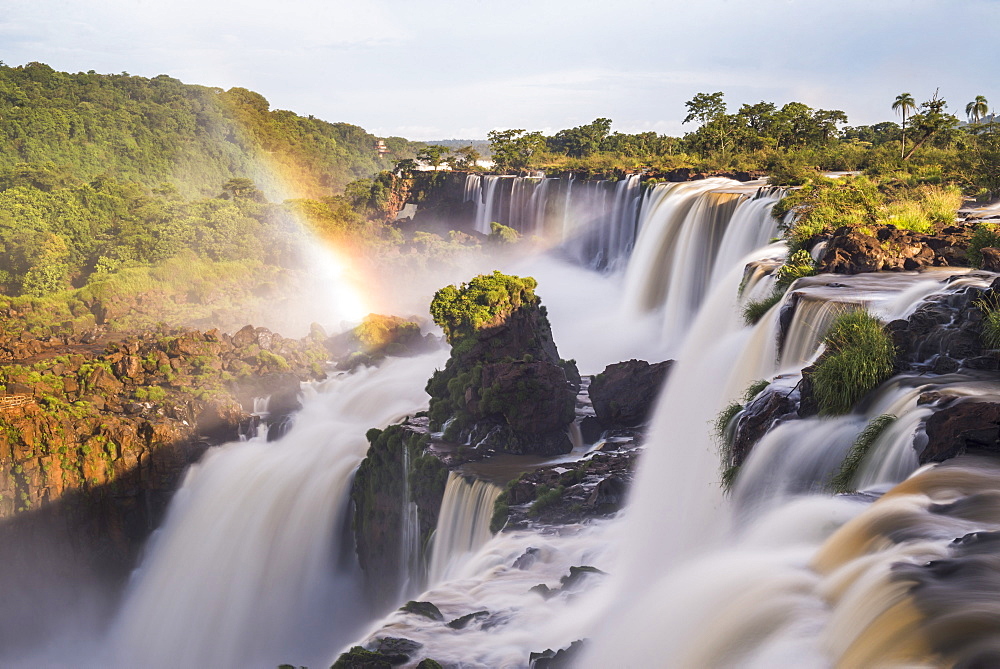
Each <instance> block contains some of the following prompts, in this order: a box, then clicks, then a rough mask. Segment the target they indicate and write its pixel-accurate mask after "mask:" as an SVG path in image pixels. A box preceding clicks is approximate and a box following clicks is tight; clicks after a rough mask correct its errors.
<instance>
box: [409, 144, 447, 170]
mask: <svg viewBox="0 0 1000 669" xmlns="http://www.w3.org/2000/svg"><path fill="white" fill-rule="evenodd" d="M450 152H451V149H449V148H448V147H447V146H441V145H440V144H428V145H427V146H425V147H424V148H422V149H420V152H419V153H417V160H421V161H423V162H425V163H427V164H428V165H430V166H431V167H433V168H434V169H437V168H438V166H439V165H441V163H442V162H444V157H445V156H446V155H448V154H449V153H450Z"/></svg>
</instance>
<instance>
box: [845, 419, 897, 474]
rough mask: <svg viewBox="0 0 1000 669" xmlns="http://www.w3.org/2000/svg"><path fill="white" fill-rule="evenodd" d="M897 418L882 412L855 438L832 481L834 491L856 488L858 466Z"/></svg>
mask: <svg viewBox="0 0 1000 669" xmlns="http://www.w3.org/2000/svg"><path fill="white" fill-rule="evenodd" d="M895 420H896V417H895V416H893V415H892V414H882V415H881V416H878V417H876V418H873V419H872V420H871V421H870V422H869V423H868V425H866V426H865V429H863V430H862V431H861V434H859V435H858V438H857V439H855V440H854V445H853V446H851V450H850V452H849V453H848V454H847V457H846V458H844V462H843V463H842V464H841V465H840V471H839V472H837V475H836V476H834V477H833V479H831V481H830V486H831V487H832V488H833V491H834V492H838V493H845V492H851V491H852V490H854V488H853V487H852V484H853V482H854V477H855V476H857V473H858V468H860V467H861V463H862V462H863V461H864V459H865V456H867V455H868V451H870V450H871V447H872V445H874V444H875V442H876V441H877V440H878V438H879V437H880V436H882V433H883V432H885V431H886V429H887V428H888V427H889V426H890V425H892V423H893V421H895Z"/></svg>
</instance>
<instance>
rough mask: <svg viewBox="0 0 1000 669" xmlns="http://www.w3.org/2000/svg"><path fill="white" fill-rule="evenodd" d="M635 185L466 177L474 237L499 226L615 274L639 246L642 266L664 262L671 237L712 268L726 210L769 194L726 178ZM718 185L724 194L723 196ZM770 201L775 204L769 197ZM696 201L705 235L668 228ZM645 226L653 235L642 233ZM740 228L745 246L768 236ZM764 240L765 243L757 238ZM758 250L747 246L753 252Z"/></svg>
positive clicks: (628, 181) (726, 257) (727, 258)
mask: <svg viewBox="0 0 1000 669" xmlns="http://www.w3.org/2000/svg"><path fill="white" fill-rule="evenodd" d="M641 183H642V182H641V181H640V177H639V175H629V176H626V177H623V178H622V179H619V180H617V181H614V180H605V181H582V180H576V179H573V178H568V179H561V178H548V177H544V176H540V177H513V176H479V175H474V174H470V175H469V176H468V177H466V184H465V199H466V201H467V202H473V203H474V204H475V206H476V213H475V229H476V230H477V231H479V232H482V233H485V234H488V233H489V232H490V223H492V222H497V223H501V224H503V225H507V226H510V227H512V228H514V229H515V230H517V231H518V232H520V233H521V234H523V235H526V236H528V237H538V238H540V239H542V240H545V241H546V242H548V243H550V244H553V245H555V246H557V247H558V248H559V252H560V254H561V255H563V256H565V257H567V258H569V259H570V260H572V261H573V262H576V263H578V264H581V265H584V266H586V267H591V268H594V269H620V268H622V267H624V266H625V265H626V264H627V263H628V262H629V255H630V254H631V252H632V249H633V248H635V247H636V245H637V244H638V245H639V246H640V247H643V248H644V249H645V251H646V253H647V254H651V255H652V256H653V257H652V258H649V260H648V262H654V261H657V260H665V259H664V258H660V257H658V254H659V252H662V248H663V247H664V246H666V245H669V244H670V240H672V238H673V237H674V236H675V235H678V234H682V235H683V236H685V238H686V239H685V241H683V242H682V243H681V245H682V246H688V247H690V248H688V249H687V250H691V251H693V252H698V253H701V256H700V257H701V259H702V260H704V261H705V262H707V263H709V269H711V264H712V263H713V262H714V260H715V257H716V251H717V250H718V248H717V247H718V245H719V243H720V242H721V240H722V233H723V232H724V229H725V226H726V225H727V224H728V222H729V221H730V219H731V218H732V216H731V214H732V207H735V206H736V205H737V203H738V202H740V201H742V200H744V199H745V198H746V196H747V195H748V194H751V195H756V194H758V193H767V192H768V191H767V189H765V188H761V187H760V186H754V187H752V188H750V189H747V188H746V187H744V186H743V185H742V184H740V182H737V181H732V180H730V179H705V180H703V181H695V182H685V183H661V184H655V185H653V186H651V187H647V186H642V185H641ZM723 187H727V188H729V189H730V190H728V191H725V192H723V190H721V189H722V188H723ZM708 191H711V192H713V193H714V195H713V196H712V197H711V198H709V199H707V200H706V199H703V198H698V197H697V196H698V195H700V194H702V193H705V192H708ZM682 194H683V195H682ZM769 201H772V202H773V198H772V199H770V200H769ZM695 202H698V203H699V206H700V207H703V208H704V209H706V210H710V211H712V212H713V214H714V216H715V219H716V223H715V225H714V226H710V228H711V229H707V230H701V229H698V228H697V226H694V227H693V226H691V225H689V226H688V229H687V230H686V232H683V233H679V231H678V230H675V229H674V228H675V227H676V226H678V225H679V224H680V223H682V222H683V220H684V217H685V215H686V213H687V212H688V210H689V208H690V207H691V206H692V205H693V204H694V203H695ZM724 203H728V204H729V205H730V209H728V210H727V209H726V208H725V206H724ZM702 215H703V214H696V215H694V216H693V217H692V219H691V220H692V222H694V221H698V220H701V216H702ZM675 218H676V219H678V220H676V221H675V220H674V219H675ZM647 228H653V229H655V230H656V232H652V233H645V232H643V231H644V230H645V229H647ZM696 229H697V232H695V230H696ZM741 229H742V230H743V231H744V233H746V234H748V235H750V236H751V237H754V238H756V239H755V240H749V239H748V240H745V241H747V242H752V241H757V242H758V243H760V242H762V241H767V239H769V238H770V237H771V236H773V235H772V234H768V231H767V227H766V226H765V227H763V228H762V227H760V226H753V225H748V226H741ZM642 234H653V235H658V236H660V237H662V238H663V239H661V243H660V244H659V245H654V244H651V243H650V242H645V243H640V242H639V239H638V237H639V236H640V235H642ZM762 235H763V236H764V238H763V240H760V239H759V237H761V236H762ZM688 238H690V239H688ZM756 245H757V244H752V245H751V248H754V247H756ZM731 246H732V249H730V250H729V252H728V253H725V252H724V253H722V254H720V257H721V258H722V262H735V261H736V260H738V257H734V252H738V249H739V248H743V246H744V245H741V244H739V242H736V243H735V244H731ZM657 249H660V251H659V252H658V250H657ZM734 249H735V250H736V251H734ZM640 271H641V270H640ZM634 273H635V272H634V271H633V274H634Z"/></svg>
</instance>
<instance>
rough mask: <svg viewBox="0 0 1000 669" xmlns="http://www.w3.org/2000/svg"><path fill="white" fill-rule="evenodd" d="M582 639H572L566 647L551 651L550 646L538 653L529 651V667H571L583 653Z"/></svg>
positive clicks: (553, 668) (556, 668) (544, 668)
mask: <svg viewBox="0 0 1000 669" xmlns="http://www.w3.org/2000/svg"><path fill="white" fill-rule="evenodd" d="M584 645H585V644H584V641H583V640H580V641H574V642H573V643H571V644H570V645H569V646H567V647H566V648H562V649H560V650H559V651H553V650H552V649H551V648H550V649H547V650H544V651H542V652H540V653H531V654H530V655H529V656H528V663H529V665H530V667H531V669H572V667H575V666H577V662H578V661H579V659H580V656H581V655H582V653H583V649H584Z"/></svg>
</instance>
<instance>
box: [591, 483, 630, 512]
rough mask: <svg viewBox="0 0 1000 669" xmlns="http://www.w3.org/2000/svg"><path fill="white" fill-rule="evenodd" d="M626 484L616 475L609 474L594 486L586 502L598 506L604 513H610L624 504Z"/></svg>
mask: <svg viewBox="0 0 1000 669" xmlns="http://www.w3.org/2000/svg"><path fill="white" fill-rule="evenodd" d="M627 490H628V486H627V485H626V483H625V481H623V480H622V479H620V478H618V477H617V476H609V477H607V478H605V479H601V481H600V483H598V484H597V486H596V487H595V488H594V492H593V493H592V494H591V495H590V498H589V499H588V500H587V504H589V505H590V506H594V507H600V508H601V510H602V511H603V512H605V513H611V512H613V511H617V510H619V509H621V508H622V506H623V505H624V504H625V493H626V491H627Z"/></svg>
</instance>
